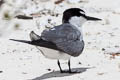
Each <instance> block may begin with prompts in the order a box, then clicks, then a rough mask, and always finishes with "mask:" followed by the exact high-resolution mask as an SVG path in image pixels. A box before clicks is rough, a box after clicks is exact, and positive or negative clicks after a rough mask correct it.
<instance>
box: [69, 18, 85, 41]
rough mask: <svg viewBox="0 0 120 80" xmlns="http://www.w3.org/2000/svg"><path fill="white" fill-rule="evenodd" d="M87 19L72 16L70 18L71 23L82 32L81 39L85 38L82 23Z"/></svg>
mask: <svg viewBox="0 0 120 80" xmlns="http://www.w3.org/2000/svg"><path fill="white" fill-rule="evenodd" d="M86 21H87V20H86V19H85V18H84V17H82V16H81V17H77V16H74V17H71V18H70V20H69V23H70V24H72V25H74V26H75V27H76V28H77V29H78V30H79V31H80V32H81V36H80V41H82V40H83V32H82V25H83V24H84V23H85V22H86Z"/></svg>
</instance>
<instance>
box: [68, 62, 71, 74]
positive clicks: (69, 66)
mask: <svg viewBox="0 0 120 80" xmlns="http://www.w3.org/2000/svg"><path fill="white" fill-rule="evenodd" d="M68 67H69V73H71V67H70V60H69V61H68Z"/></svg>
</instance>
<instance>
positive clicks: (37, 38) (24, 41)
mask: <svg viewBox="0 0 120 80" xmlns="http://www.w3.org/2000/svg"><path fill="white" fill-rule="evenodd" d="M40 38H41V37H40V36H39V35H37V34H36V33H35V32H34V31H31V32H30V39H31V41H27V40H16V39H10V40H12V41H17V42H22V43H27V44H32V45H34V44H33V43H34V41H37V40H39V39H40Z"/></svg>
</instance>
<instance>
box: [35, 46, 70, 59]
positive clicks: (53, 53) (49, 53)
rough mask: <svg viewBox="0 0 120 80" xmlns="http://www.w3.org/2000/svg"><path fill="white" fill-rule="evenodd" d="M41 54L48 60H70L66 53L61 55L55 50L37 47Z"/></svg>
mask: <svg viewBox="0 0 120 80" xmlns="http://www.w3.org/2000/svg"><path fill="white" fill-rule="evenodd" d="M37 48H38V49H39V50H40V51H41V53H42V54H43V55H44V56H45V57H46V58H49V59H59V60H60V59H63V60H69V59H70V57H71V56H70V55H68V54H67V53H63V52H60V51H57V50H53V49H49V48H44V47H37Z"/></svg>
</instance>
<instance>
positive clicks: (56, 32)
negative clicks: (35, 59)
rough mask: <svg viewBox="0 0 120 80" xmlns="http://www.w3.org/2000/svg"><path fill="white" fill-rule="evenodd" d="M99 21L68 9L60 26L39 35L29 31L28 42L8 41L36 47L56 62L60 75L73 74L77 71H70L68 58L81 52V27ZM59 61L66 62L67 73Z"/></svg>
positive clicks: (73, 9) (82, 44)
mask: <svg viewBox="0 0 120 80" xmlns="http://www.w3.org/2000/svg"><path fill="white" fill-rule="evenodd" d="M101 20H102V19H100V18H96V17H90V16H87V15H86V14H85V11H84V10H82V9H80V8H68V9H66V10H65V11H64V12H63V17H62V24H60V25H58V26H54V27H52V28H49V29H45V30H43V32H42V33H41V35H38V34H36V33H35V32H34V31H31V32H30V39H31V40H30V41H29V40H16V39H10V40H12V41H17V42H22V43H27V44H30V45H34V46H36V47H37V48H38V49H39V50H40V51H41V53H42V54H43V55H44V56H45V57H46V58H49V59H56V60H57V64H58V66H59V69H60V72H61V73H66V72H68V73H75V72H77V71H72V69H71V64H70V58H71V57H78V56H79V55H80V54H81V53H82V52H83V49H84V46H85V44H84V40H83V32H82V25H83V24H84V23H85V22H87V21H101ZM60 60H67V61H68V68H69V69H68V70H67V71H65V70H63V69H62V68H61V65H60Z"/></svg>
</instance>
